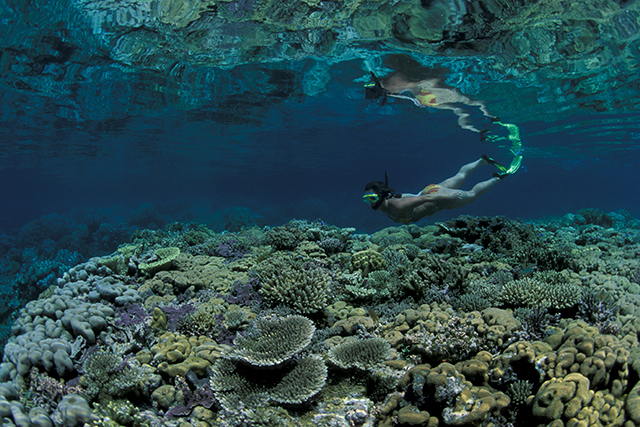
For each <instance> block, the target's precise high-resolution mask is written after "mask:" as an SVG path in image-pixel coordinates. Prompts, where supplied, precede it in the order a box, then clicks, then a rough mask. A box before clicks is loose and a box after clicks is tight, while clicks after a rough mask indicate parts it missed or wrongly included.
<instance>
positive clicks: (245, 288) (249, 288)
mask: <svg viewBox="0 0 640 427" xmlns="http://www.w3.org/2000/svg"><path fill="white" fill-rule="evenodd" d="M259 283H260V281H259V280H258V278H257V277H254V278H252V279H250V280H249V281H248V282H246V283H242V282H239V281H238V282H236V283H234V284H233V287H232V288H231V291H230V292H229V294H228V295H227V296H226V297H225V298H224V299H225V301H226V302H228V303H229V304H236V305H244V306H248V307H250V306H252V305H259V304H260V303H261V302H262V299H261V298H260V293H258V285H259Z"/></svg>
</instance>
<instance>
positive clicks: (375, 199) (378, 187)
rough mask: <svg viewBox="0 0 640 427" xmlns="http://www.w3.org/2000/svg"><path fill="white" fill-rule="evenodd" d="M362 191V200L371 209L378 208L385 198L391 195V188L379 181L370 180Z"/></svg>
mask: <svg viewBox="0 0 640 427" xmlns="http://www.w3.org/2000/svg"><path fill="white" fill-rule="evenodd" d="M385 175H386V173H385ZM364 192H365V194H364V196H362V200H363V201H364V202H365V203H367V204H368V205H369V206H371V209H373V210H376V209H378V208H379V207H380V205H382V203H384V201H385V200H386V199H388V198H390V197H393V188H391V187H389V185H388V184H387V183H386V182H381V181H371V182H370V183H368V184H367V185H366V186H365V187H364Z"/></svg>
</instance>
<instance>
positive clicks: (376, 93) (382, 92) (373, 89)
mask: <svg viewBox="0 0 640 427" xmlns="http://www.w3.org/2000/svg"><path fill="white" fill-rule="evenodd" d="M387 95H389V91H388V90H387V89H385V88H384V87H382V83H381V82H380V79H378V78H377V77H376V75H375V74H373V72H371V83H369V84H367V85H366V86H365V88H364V97H365V98H366V99H380V101H378V103H379V104H380V105H384V104H385V102H387Z"/></svg>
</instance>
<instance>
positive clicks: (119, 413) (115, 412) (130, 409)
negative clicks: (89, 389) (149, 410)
mask: <svg viewBox="0 0 640 427" xmlns="http://www.w3.org/2000/svg"><path fill="white" fill-rule="evenodd" d="M93 407H94V414H95V415H96V417H98V420H96V421H95V422H94V424H96V425H100V426H104V427H117V426H132V427H143V426H145V425H148V424H147V423H146V422H145V421H146V420H145V419H144V417H142V416H141V415H140V409H139V408H136V407H135V406H134V405H133V403H131V402H129V401H127V400H110V401H108V402H105V403H103V404H100V403H94V404H93Z"/></svg>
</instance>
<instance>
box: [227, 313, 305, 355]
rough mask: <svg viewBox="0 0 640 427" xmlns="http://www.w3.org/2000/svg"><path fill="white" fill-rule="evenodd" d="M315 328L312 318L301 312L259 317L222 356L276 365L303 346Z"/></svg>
mask: <svg viewBox="0 0 640 427" xmlns="http://www.w3.org/2000/svg"><path fill="white" fill-rule="evenodd" d="M314 331H315V327H314V326H313V322H311V321H310V320H309V319H307V318H306V317H303V316H286V317H276V316H270V317H262V318H259V319H257V320H255V321H254V322H253V324H252V325H251V326H250V328H249V329H248V330H247V332H246V334H244V335H243V336H238V337H237V338H236V340H235V341H234V346H233V348H232V349H231V350H229V351H228V352H225V353H224V356H225V357H226V358H227V359H229V360H237V361H242V362H246V363H249V364H251V365H253V366H273V365H278V364H281V363H282V362H284V361H286V360H289V359H290V358H291V357H293V356H294V355H296V354H298V353H299V352H300V351H302V350H303V349H304V348H306V347H307V346H308V345H309V343H310V342H311V337H312V336H313V332H314Z"/></svg>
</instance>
